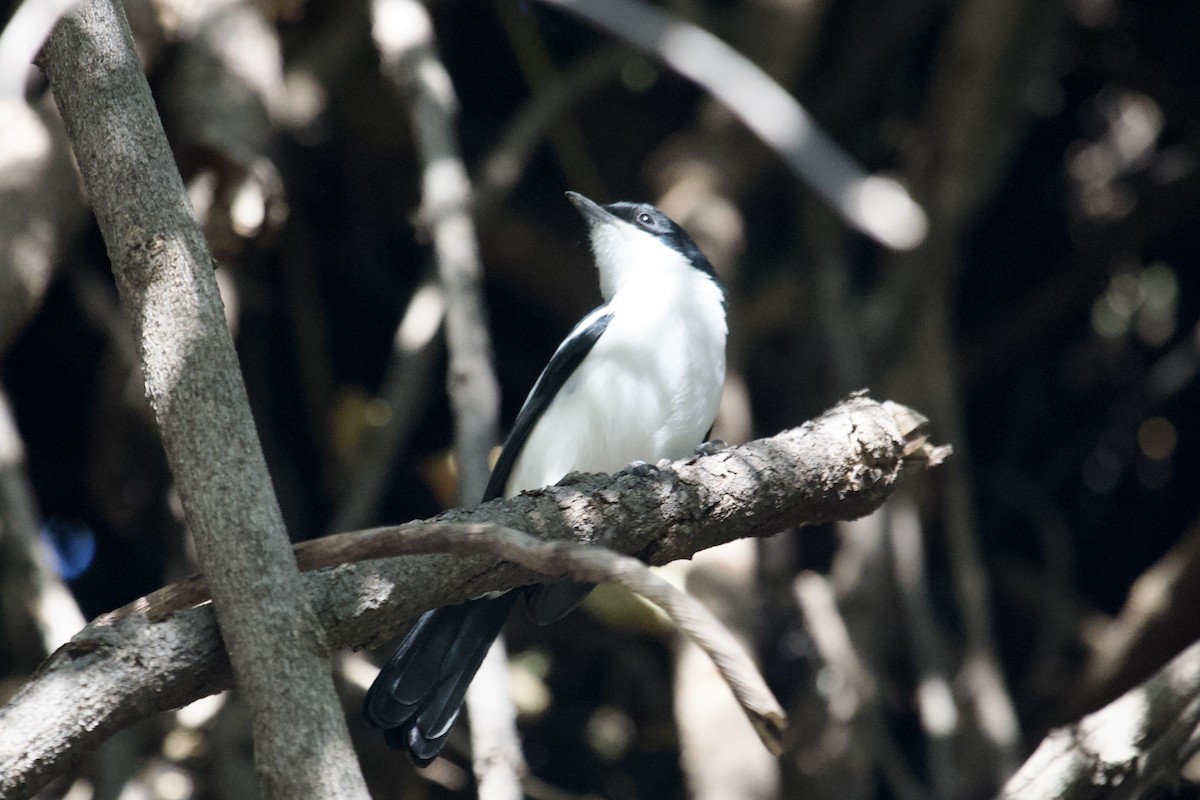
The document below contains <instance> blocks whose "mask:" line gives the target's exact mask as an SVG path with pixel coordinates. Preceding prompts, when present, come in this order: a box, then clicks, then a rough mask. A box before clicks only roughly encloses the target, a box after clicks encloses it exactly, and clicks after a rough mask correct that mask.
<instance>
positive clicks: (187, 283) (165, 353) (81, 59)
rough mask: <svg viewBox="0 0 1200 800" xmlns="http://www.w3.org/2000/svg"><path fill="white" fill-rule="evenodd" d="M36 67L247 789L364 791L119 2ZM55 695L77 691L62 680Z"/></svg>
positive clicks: (208, 264) (85, 5)
mask: <svg viewBox="0 0 1200 800" xmlns="http://www.w3.org/2000/svg"><path fill="white" fill-rule="evenodd" d="M41 63H42V66H43V67H44V69H45V70H46V74H47V76H48V77H49V78H50V84H51V87H52V89H53V91H54V96H55V101H56V102H57V103H58V106H59V108H60V109H61V111H62V116H63V121H64V123H65V124H66V128H67V133H68V135H69V137H70V139H71V143H72V146H73V148H74V151H75V155H76V158H77V159H78V163H79V170H80V173H81V174H82V176H83V179H84V184H85V185H86V188H87V191H88V195H89V196H90V199H91V201H92V206H93V208H94V210H95V213H96V219H97V221H98V222H99V224H100V230H101V232H102V233H103V235H104V241H105V244H106V245H107V248H108V254H109V258H110V260H111V261H112V267H113V273H114V274H115V276H116V279H117V288H118V292H119V294H120V298H121V303H122V306H123V308H124V310H125V314H126V317H127V318H128V319H129V322H130V324H131V326H132V328H133V332H134V335H135V337H136V339H137V343H138V351H139V355H140V356H141V360H142V372H143V375H144V377H145V381H146V391H147V394H148V395H149V397H150V401H151V404H152V405H153V407H154V411H155V418H156V420H157V422H158V425H159V428H160V430H161V431H162V437H163V444H164V446H165V449H166V453H167V459H168V461H169V463H170V466H171V471H172V473H173V474H174V477H175V481H176V485H177V487H178V489H179V495H180V499H181V501H182V505H183V509H184V513H185V515H186V517H187V522H188V528H189V530H190V531H191V532H192V534H193V538H194V541H195V545H196V554H197V557H198V559H199V561H200V564H201V566H202V568H203V569H204V571H205V574H206V575H207V577H208V580H209V582H210V584H211V587H212V592H213V598H214V605H215V608H216V613H217V618H218V620H219V622H220V626H221V638H222V639H223V641H224V642H225V645H226V646H227V647H228V649H229V655H230V658H231V660H232V662H233V671H234V673H235V674H236V676H237V683H238V686H239V688H240V689H241V690H242V692H243V695H244V696H245V698H246V700H247V703H248V705H249V706H250V710H251V718H252V726H253V732H254V756H255V759H254V760H255V766H256V772H257V776H258V781H259V787H260V790H261V793H262V795H263V796H264V797H286V798H291V797H312V798H322V797H329V798H333V797H338V798H342V797H365V796H367V791H366V785H365V783H364V781H363V778H362V774H361V771H360V770H359V767H358V761H357V759H356V758H355V756H354V751H353V748H352V746H351V744H350V735H349V731H348V729H347V728H346V723H345V719H344V716H343V712H342V708H341V704H340V702H339V701H338V697H337V694H336V692H335V690H334V685H333V676H332V674H331V672H330V667H329V661H328V651H327V646H326V643H325V639H324V629H323V628H322V626H321V623H320V622H319V620H318V619H317V616H316V614H315V613H314V612H313V608H312V606H311V605H310V604H309V598H308V597H307V596H306V595H305V593H304V591H303V589H302V587H301V585H300V575H299V571H298V570H297V568H296V565H295V561H294V559H293V558H292V557H291V553H290V552H289V549H288V536H287V531H286V529H285V528H284V524H283V516H282V514H281V512H280V509H279V503H278V501H277V500H276V498H275V494H274V490H273V488H272V486H271V479H270V476H269V475H268V473H267V467H266V462H265V459H264V458H263V453H262V448H261V445H260V443H259V440H258V435H257V432H256V430H255V427H254V421H253V419H252V418H251V416H250V405H249V401H248V399H247V396H246V388H245V385H244V383H243V381H242V376H241V372H240V370H239V368H238V362H237V355H236V353H235V352H234V348H233V341H232V339H231V337H230V335H229V330H228V328H226V325H225V317H224V314H223V312H222V308H221V298H220V295H219V294H218V291H217V285H216V280H215V278H214V276H213V265H212V259H211V257H210V255H209V252H208V248H207V246H206V245H205V242H204V239H203V236H202V234H201V232H200V229H199V227H198V225H197V224H196V219H195V215H194V214H193V213H192V208H191V205H190V204H189V202H188V198H187V195H186V193H185V191H184V187H183V181H182V179H181V178H180V175H179V171H178V170H177V168H176V166H175V163H174V160H173V158H172V155H171V150H170V148H169V146H168V144H167V140H166V136H165V135H164V133H163V128H162V123H161V122H160V120H159V118H158V115H157V112H156V111H155V107H154V100H153V98H152V97H151V94H150V87H149V85H148V84H147V82H146V77H145V75H144V74H143V72H142V66H141V64H140V62H139V61H138V56H137V53H136V52H135V51H134V47H133V39H132V36H131V34H130V31H129V24H128V22H127V21H126V19H125V14H124V11H123V10H122V8H121V6H120V4H119V3H117V2H116V0H85V2H82V3H81V4H80V5H79V6H78V7H77V8H76V9H74V10H73V11H71V12H69V13H68V14H67V15H65V16H64V17H63V19H62V20H61V21H60V22H59V24H58V26H57V27H56V28H55V30H54V33H53V34H52V35H51V37H50V39H49V41H48V42H47V44H46V46H45V48H44V50H43V51H42V56H41ZM69 647H70V645H68V648H69ZM62 688H63V689H67V690H70V689H73V688H74V689H78V688H79V687H70V686H64V687H62ZM65 697H69V698H74V699H75V700H80V696H79V695H78V694H77V692H75V691H69V693H68V694H67V695H65ZM89 699H90V700H91V701H92V702H98V703H100V704H102V705H107V703H108V702H109V701H108V699H102V698H100V697H96V696H93V697H91V698H89ZM0 793H2V790H0Z"/></svg>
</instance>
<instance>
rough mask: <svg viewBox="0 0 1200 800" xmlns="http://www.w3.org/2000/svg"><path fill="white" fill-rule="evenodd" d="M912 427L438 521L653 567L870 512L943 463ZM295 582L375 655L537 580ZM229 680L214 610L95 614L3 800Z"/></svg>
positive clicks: (49, 692)
mask: <svg viewBox="0 0 1200 800" xmlns="http://www.w3.org/2000/svg"><path fill="white" fill-rule="evenodd" d="M921 422H922V420H921V418H920V417H919V416H917V415H914V414H913V413H912V412H910V411H909V410H908V409H905V408H904V407H902V406H897V405H895V404H892V403H877V402H875V401H873V400H869V399H867V398H864V397H854V398H851V399H849V400H847V401H845V402H843V403H841V404H839V405H838V406H836V407H835V408H833V409H831V410H830V411H828V412H827V413H825V414H824V415H822V416H821V417H819V418H817V419H815V420H812V421H811V422H808V423H806V424H805V425H802V426H801V427H799V428H795V429H792V430H789V431H786V432H784V433H781V434H779V435H778V436H775V437H772V438H769V439H761V440H758V441H755V442H751V443H749V444H747V445H744V446H741V447H735V448H731V449H729V450H724V451H721V452H719V453H716V454H715V455H712V456H707V457H703V458H694V459H690V460H685V461H679V462H676V463H674V464H671V465H666V464H664V465H662V466H659V467H642V468H631V469H629V470H626V471H624V472H622V473H619V474H617V475H615V476H605V475H571V476H568V477H567V478H566V479H564V481H563V482H562V483H561V484H560V485H558V486H556V487H553V488H548V489H542V490H538V491H535V492H529V493H526V494H523V495H521V496H519V497H516V498H513V499H512V500H497V501H493V502H491V503H488V504H486V505H483V506H480V507H479V508H476V509H472V510H469V511H464V510H454V511H449V512H447V513H445V514H442V515H440V516H439V517H437V518H435V520H434V521H437V522H446V523H454V524H456V525H462V524H466V523H494V524H498V525H504V526H507V527H512V528H517V529H519V530H523V531H526V532H528V533H531V534H534V535H536V536H538V537H539V538H546V539H560V540H567V539H575V540H578V541H584V542H597V541H599V542H602V543H603V544H604V545H606V546H607V547H609V548H610V549H612V550H616V551H619V552H623V553H629V554H635V555H637V556H639V557H640V558H642V559H643V560H646V561H649V562H650V563H654V564H662V563H666V562H668V561H672V560H674V559H677V558H686V557H689V556H690V555H692V554H693V553H695V552H696V551H698V550H702V549H705V548H708V547H712V546H714V545H717V544H720V543H722V542H726V541H730V540H732V539H737V538H742V537H746V536H770V535H772V534H773V533H775V532H776V531H778V530H780V529H781V528H784V527H789V526H799V525H810V524H816V523H820V522H828V521H830V520H834V519H853V518H855V517H858V516H861V515H863V514H866V513H869V512H870V511H871V510H873V509H875V508H877V507H878V506H879V505H880V504H882V502H883V501H884V500H885V499H886V498H887V497H888V495H889V494H890V493H891V491H892V490H893V488H894V487H895V485H896V482H897V481H898V480H899V478H900V476H901V475H902V473H903V472H904V469H905V467H906V466H923V465H928V464H932V463H937V462H938V461H939V460H940V459H941V458H942V457H943V456H944V455H945V451H944V450H943V449H941V448H932V447H930V446H929V445H928V444H927V443H926V441H925V438H924V436H923V434H922V432H921V425H920V424H921ZM403 530H404V528H403V527H401V528H399V529H390V531H389V529H380V530H377V531H372V532H369V533H367V534H358V535H342V536H341V537H331V541H325V540H321V541H322V542H324V544H318V543H311V544H309V545H307V546H306V548H305V552H306V555H305V556H304V558H303V560H304V561H306V562H308V565H309V566H312V565H316V564H327V563H336V562H338V561H343V560H349V559H351V558H368V557H375V556H377V555H378V554H379V552H380V550H379V545H378V543H376V544H371V543H370V539H371V538H372V537H375V538H377V539H385V540H387V541H391V542H396V543H401V544H402V543H403V541H404V539H403V537H400V536H396V535H395V532H396V531H403ZM322 548H325V549H326V550H327V551H328V550H337V549H338V548H340V551H338V552H335V553H333V554H332V555H331V554H330V553H329V552H326V553H324V554H322V553H321V549H322ZM314 549H315V550H316V552H317V554H316V555H314V554H313V550H314ZM303 577H304V580H305V584H306V588H307V591H308V596H309V598H310V599H311V601H312V603H313V606H314V608H315V609H316V611H317V615H318V617H319V618H320V620H321V622H322V623H323V624H324V625H325V628H326V635H327V638H328V641H329V644H330V645H331V646H334V647H354V648H361V647H369V646H372V645H375V644H378V643H379V642H380V641H381V640H383V639H386V638H387V637H388V636H389V634H390V632H391V631H392V630H394V629H395V628H396V627H398V626H399V625H400V624H401V623H402V622H403V621H405V620H409V619H412V618H414V617H416V616H417V615H418V614H419V613H421V612H422V611H424V610H426V609H428V608H431V607H433V606H436V605H440V604H445V603H454V602H459V601H461V600H464V599H466V598H468V597H472V596H477V595H479V594H481V593H483V592H488V591H494V590H498V589H505V588H509V587H512V586H517V585H521V584H526V583H532V582H534V581H536V580H538V579H539V576H538V575H536V574H535V573H533V572H530V571H528V570H523V569H520V568H518V567H516V566H514V565H512V564H507V563H502V562H499V560H498V559H497V558H496V557H495V556H469V557H461V556H460V557H456V556H446V555H436V556H410V557H402V558H387V559H378V560H372V561H367V562H363V563H358V564H344V565H343V566H339V567H336V568H333V569H325V570H321V571H316V572H310V573H306V574H305V575H304V576H303ZM143 605H146V604H143ZM231 684H232V677H231V673H230V669H229V664H228V661H227V658H226V656H225V652H224V650H223V648H222V645H221V640H220V637H219V635H218V632H217V628H216V625H215V621H214V619H213V615H212V610H211V607H210V606H209V605H203V606H200V607H197V608H188V609H185V610H182V611H179V612H177V613H174V614H171V615H169V616H167V617H166V618H164V619H161V620H159V621H152V620H151V618H150V617H149V616H148V615H147V614H145V613H126V614H123V615H110V616H108V617H105V618H101V619H99V620H97V621H95V622H93V623H92V624H91V625H89V626H88V628H86V629H85V630H84V631H82V632H81V633H80V634H79V635H78V636H76V637H75V638H74V639H73V640H72V642H71V643H70V644H68V645H67V646H65V647H63V648H62V649H60V650H59V651H58V652H57V653H56V654H55V655H54V656H53V657H52V658H51V659H50V660H48V661H47V663H46V664H45V665H44V666H43V668H42V669H41V670H40V672H39V673H38V675H36V676H35V677H34V678H33V679H32V680H31V681H30V682H29V683H28V684H27V685H26V686H25V687H23V688H22V689H21V690H20V692H19V693H18V694H17V695H16V696H15V697H14V698H13V700H12V701H11V702H10V703H9V704H8V705H7V706H5V707H3V708H0V796H3V797H26V796H28V795H29V794H31V793H32V792H34V791H36V790H37V789H38V788H39V787H40V786H43V785H45V783H46V782H47V781H49V780H50V779H51V778H53V777H54V776H55V775H57V774H59V773H60V772H61V771H62V770H63V769H64V768H65V767H66V766H67V765H69V764H70V763H72V762H73V761H74V760H75V759H77V758H78V757H80V756H81V755H82V754H83V753H85V752H87V751H89V750H91V749H93V748H95V747H96V746H97V745H99V744H100V743H101V742H102V741H104V740H105V739H106V738H107V737H108V736H110V735H112V734H113V733H114V732H116V731H118V730H120V729H121V728H123V727H125V726H127V725H130V724H132V723H133V722H135V721H137V720H139V719H142V718H145V717H146V716H149V715H150V714H153V713H155V712H159V711H164V710H167V709H170V708H175V707H178V706H182V705H184V704H186V703H189V702H191V701H192V700H195V699H196V698H198V697H202V696H204V695H206V694H211V693H213V692H216V691H219V690H221V689H224V688H227V687H228V686H230V685H231Z"/></svg>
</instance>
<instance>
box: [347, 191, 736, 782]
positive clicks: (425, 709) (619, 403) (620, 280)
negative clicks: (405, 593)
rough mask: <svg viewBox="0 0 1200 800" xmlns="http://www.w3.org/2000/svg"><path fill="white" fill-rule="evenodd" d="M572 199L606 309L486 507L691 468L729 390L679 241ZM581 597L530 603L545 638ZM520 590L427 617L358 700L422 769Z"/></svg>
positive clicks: (657, 214) (562, 594)
mask: <svg viewBox="0 0 1200 800" xmlns="http://www.w3.org/2000/svg"><path fill="white" fill-rule="evenodd" d="M567 197H568V198H569V199H570V201H571V202H572V203H573V204H574V205H575V207H576V208H577V209H579V212H580V213H581V214H582V215H583V217H584V219H585V220H586V221H587V224H588V229H589V235H590V238H591V245H592V253H593V255H594V256H595V261H596V267H597V269H598V270H599V273H600V293H601V295H602V296H603V297H604V300H605V303H604V305H602V306H600V307H599V308H597V309H596V310H594V311H592V312H591V313H590V314H588V315H587V316H586V317H584V318H583V319H582V320H581V321H580V322H579V324H577V325H576V326H575V328H574V330H572V331H571V333H570V334H569V335H568V336H567V338H566V339H565V340H564V341H563V343H562V344H560V345H559V347H558V349H557V350H556V351H555V352H554V355H553V357H552V358H551V359H550V363H549V364H547V365H546V368H545V370H543V371H542V374H541V377H539V378H538V380H537V383H535V384H534V386H533V390H532V391H531V392H530V393H529V397H527V398H526V400H525V404H524V405H523V406H522V407H521V411H520V413H519V414H518V415H517V420H516V422H515V423H514V425H513V430H512V433H510V434H509V436H508V440H507V441H506V442H505V444H504V448H503V450H502V451H501V453H500V457H499V459H498V460H497V462H496V466H495V468H494V469H493V471H492V476H491V480H490V481H489V482H488V486H487V490H486V492H485V494H484V497H483V500H484V501H487V500H491V499H494V498H496V497H501V496H503V497H511V496H513V495H515V494H517V493H518V492H520V491H523V490H525V489H535V488H539V487H542V486H549V485H551V484H554V483H556V482H557V481H558V480H559V479H561V478H562V477H563V476H564V475H566V474H567V473H569V472H615V471H617V470H620V469H623V468H624V467H626V466H628V465H629V464H630V463H632V462H634V461H644V462H648V463H654V462H656V461H658V460H660V459H664V458H668V459H676V458H682V457H684V456H686V455H689V454H690V453H691V452H693V450H694V449H695V448H696V447H697V446H698V445H699V444H701V443H702V442H703V441H704V439H705V437H706V435H707V432H708V431H709V430H710V429H711V428H712V424H713V420H714V418H715V417H716V414H717V406H718V404H719V403H720V399H721V388H722V385H723V384H724V381H725V339H726V332H727V328H726V321H725V310H726V308H725V294H724V291H723V290H722V289H721V286H720V284H719V283H718V281H717V276H716V273H715V272H714V271H713V268H712V265H711V264H710V263H709V261H708V259H707V258H705V256H704V254H703V253H701V252H700V249H699V248H698V247H697V246H696V244H695V243H694V242H693V241H692V240H691V238H690V237H689V236H688V235H687V233H686V232H684V230H683V229H682V228H681V227H679V226H678V225H677V224H675V223H674V222H672V221H671V220H670V219H668V218H667V216H666V215H665V214H663V213H662V212H661V211H659V210H658V209H657V208H655V207H654V206H652V205H648V204H645V203H613V204H612V205H607V206H601V205H598V204H596V203H593V202H592V201H591V200H588V199H587V198H586V197H584V196H583V195H580V194H576V193H575V192H567ZM589 589H590V587H589V586H588V585H586V584H581V583H576V582H573V581H556V582H554V583H549V584H539V585H538V586H535V587H530V588H529V589H528V590H525V593H526V598H527V599H526V608H527V611H528V612H529V615H530V617H532V618H533V619H534V621H536V622H539V623H541V624H547V623H549V622H552V621H554V620H555V619H558V618H559V617H561V616H562V615H564V614H566V613H567V612H568V611H570V610H571V609H572V608H574V607H575V606H576V605H577V604H578V603H579V601H581V600H582V599H583V597H584V595H586V594H587V592H588V591H589ZM517 596H518V591H517V590H512V591H509V592H507V593H505V594H503V595H501V596H499V597H482V598H478V599H476V600H471V601H470V602H467V603H463V604H461V605H457V606H447V607H445V608H439V609H435V610H433V611H430V612H428V613H426V614H425V615H424V616H422V617H421V618H420V620H418V622H417V624H416V625H415V626H413V628H412V630H411V631H410V632H409V634H408V636H407V637H406V638H405V639H404V641H403V642H402V643H401V645H400V647H399V648H398V649H397V650H396V652H395V654H394V655H393V656H392V657H391V658H390V659H389V660H388V662H387V663H386V664H385V665H384V667H383V669H382V670H381V671H380V673H379V677H378V678H376V679H375V682H374V684H372V686H371V689H370V691H368V692H367V697H366V701H365V702H364V705H363V713H364V715H365V716H366V718H367V720H368V722H370V723H371V724H372V725H374V726H375V727H378V728H382V729H383V730H384V736H385V738H386V739H387V742H388V744H390V745H391V746H392V747H395V748H397V749H403V750H406V751H407V752H408V754H409V757H410V758H411V759H412V760H413V761H414V762H415V763H416V764H418V765H421V766H424V765H426V764H428V763H429V762H430V761H432V760H433V759H434V758H436V757H437V755H438V753H439V752H440V751H441V749H442V745H443V744H444V743H445V740H446V737H447V736H448V735H449V732H450V726H451V725H452V724H453V723H454V720H455V719H456V718H457V717H458V714H459V711H460V709H461V707H462V702H463V697H464V695H465V694H466V691H467V686H468V685H470V683H471V679H472V678H473V677H474V676H475V672H476V671H477V670H478V669H479V664H480V662H481V661H482V660H483V657H484V655H485V654H486V653H487V650H488V647H489V646H490V645H491V643H492V641H493V640H494V639H495V638H496V637H497V636H498V635H499V633H500V629H501V628H502V627H503V625H504V620H505V618H506V617H507V616H508V613H509V610H510V609H511V608H512V606H513V604H514V603H515V602H516V600H517Z"/></svg>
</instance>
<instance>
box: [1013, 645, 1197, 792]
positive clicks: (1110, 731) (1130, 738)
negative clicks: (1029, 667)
mask: <svg viewBox="0 0 1200 800" xmlns="http://www.w3.org/2000/svg"><path fill="white" fill-rule="evenodd" d="M1197 726H1200V642H1197V643H1196V644H1193V645H1192V646H1191V647H1189V648H1187V649H1186V650H1184V651H1183V652H1182V653H1180V654H1179V655H1178V656H1176V657H1175V658H1174V659H1173V660H1172V661H1171V662H1170V663H1169V664H1167V665H1166V666H1165V667H1163V668H1162V669H1160V670H1159V671H1158V672H1156V673H1155V674H1154V675H1153V676H1151V677H1150V678H1149V679H1148V680H1146V681H1145V682H1144V683H1142V684H1140V685H1139V686H1137V687H1135V688H1133V689H1131V690H1129V691H1128V692H1126V693H1125V694H1124V695H1122V696H1121V697H1120V698H1118V699H1117V700H1114V701H1113V702H1112V703H1110V704H1108V705H1107V706H1105V707H1104V708H1102V709H1100V710H1099V711H1097V712H1095V713H1093V714H1089V715H1087V716H1086V717H1084V718H1083V719H1081V720H1079V721H1078V722H1075V723H1073V724H1071V725H1066V726H1063V727H1061V728H1058V729H1056V730H1054V731H1051V733H1050V735H1048V736H1047V737H1046V738H1045V739H1044V740H1042V743H1041V745H1039V746H1038V749H1037V750H1035V751H1034V753H1033V755H1031V756H1030V757H1029V759H1028V760H1027V761H1026V762H1025V764H1024V765H1023V766H1022V767H1021V768H1020V769H1019V770H1018V771H1017V773H1016V774H1015V775H1013V776H1012V778H1010V779H1009V781H1008V782H1007V783H1006V784H1005V785H1004V789H1003V790H1001V792H1000V795H999V798H998V800H1051V799H1053V800H1089V799H1091V798H1101V797H1103V798H1110V799H1111V800H1127V799H1130V798H1138V797H1145V796H1146V795H1147V794H1149V792H1150V791H1151V790H1152V789H1155V788H1157V787H1161V786H1163V785H1164V784H1167V783H1170V782H1171V781H1174V780H1175V779H1176V778H1177V777H1178V775H1179V771H1180V769H1181V768H1182V766H1183V765H1184V763H1185V762H1186V761H1187V760H1188V758H1189V757H1190V756H1191V755H1192V753H1193V752H1194V751H1193V749H1192V746H1190V745H1189V741H1190V740H1192V738H1193V737H1194V735H1195V731H1196V729H1197Z"/></svg>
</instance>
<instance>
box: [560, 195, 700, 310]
mask: <svg viewBox="0 0 1200 800" xmlns="http://www.w3.org/2000/svg"><path fill="white" fill-rule="evenodd" d="M567 199H569V200H570V201H571V202H572V203H573V204H574V205H575V208H577V209H579V213H581V214H583V218H584V219H585V220H586V221H587V224H588V229H589V234H590V236H591V240H592V253H593V254H594V255H595V257H596V268H597V269H599V271H600V293H601V294H602V295H603V296H604V299H605V300H606V301H607V300H611V299H612V298H613V295H615V294H616V293H617V292H618V291H620V290H621V289H622V288H624V287H626V286H629V285H632V284H635V283H637V282H640V281H643V280H650V281H656V280H659V279H666V278H671V277H685V276H688V275H695V276H696V277H700V276H705V277H707V278H708V279H711V280H712V281H713V282H714V283H715V282H716V281H717V275H716V273H715V272H714V271H713V267H712V264H710V263H709V261H708V259H707V258H706V257H705V255H704V253H702V252H700V248H699V247H697V246H696V243H695V242H693V241H692V238H691V237H690V236H688V235H687V232H686V231H684V229H683V228H681V227H679V226H678V225H677V224H675V222H673V221H672V220H671V219H670V218H669V217H668V216H667V215H666V214H664V213H662V212H661V211H659V210H658V209H657V208H655V207H654V206H652V205H650V204H649V203H625V202H621V203H612V204H611V205H607V206H602V205H599V204H598V203H594V202H592V201H591V200H589V199H587V198H586V197H584V196H583V195H581V194H579V193H577V192H567Z"/></svg>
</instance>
